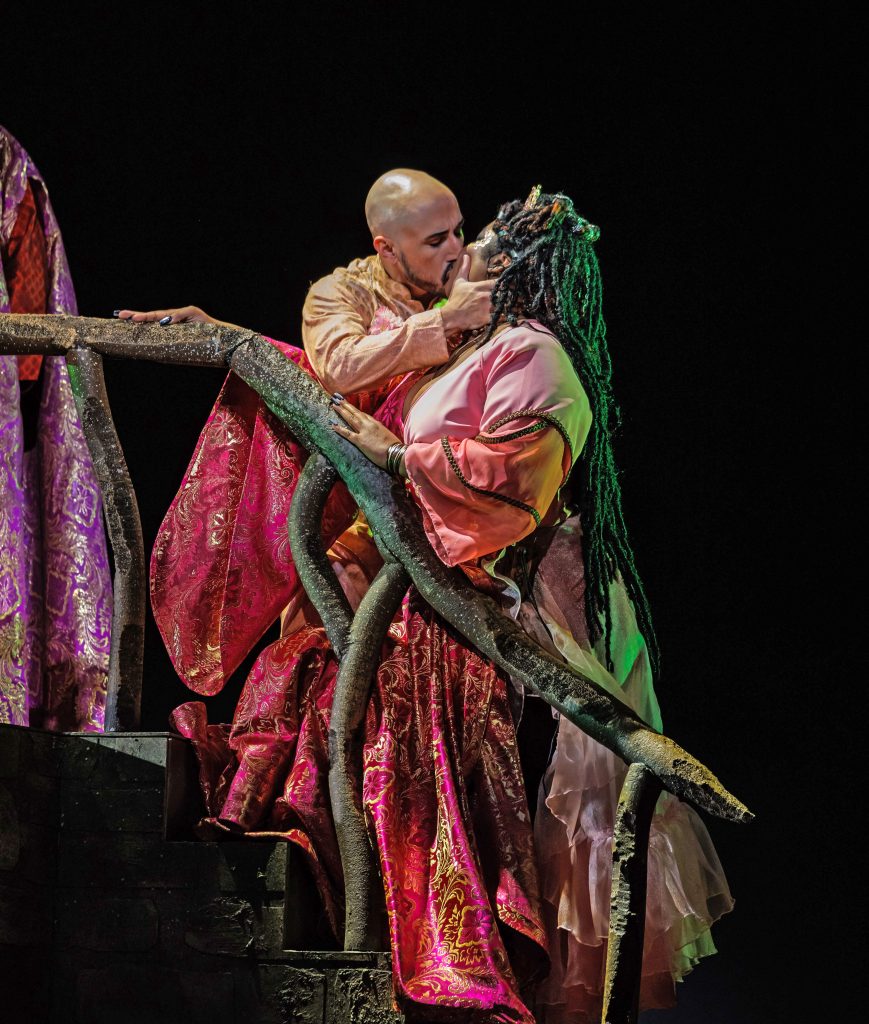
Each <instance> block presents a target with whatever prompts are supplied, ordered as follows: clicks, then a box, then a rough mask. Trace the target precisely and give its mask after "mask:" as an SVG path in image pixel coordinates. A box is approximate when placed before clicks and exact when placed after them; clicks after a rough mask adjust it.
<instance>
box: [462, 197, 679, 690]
mask: <svg viewBox="0 0 869 1024" xmlns="http://www.w3.org/2000/svg"><path fill="white" fill-rule="evenodd" d="M493 227H494V230H495V233H496V235H497V236H498V239H499V248H500V251H501V252H502V253H506V254H507V255H508V256H509V257H510V262H509V264H508V265H507V266H506V267H505V269H504V270H503V272H502V273H501V275H500V277H499V278H498V281H497V284H496V285H495V289H494V292H493V294H492V305H493V310H494V311H493V314H492V319H491V322H490V324H489V327H488V330H487V331H486V334H485V335H484V336H483V339H482V341H481V343H484V342H485V341H486V340H488V338H489V337H491V335H492V333H493V332H494V330H495V327H496V326H497V324H498V323H499V322H501V321H502V320H505V319H506V320H507V321H508V322H510V323H515V322H516V321H517V319H518V318H519V317H520V316H523V317H528V318H529V319H534V320H538V321H539V322H540V323H541V324H543V325H544V326H546V327H548V328H549V330H550V331H552V333H553V334H554V335H555V336H556V338H558V340H559V341H560V342H561V345H562V346H563V348H564V350H565V351H566V352H567V354H568V357H569V358H570V361H571V363H572V364H573V367H574V369H575V370H576V373H577V376H578V377H579V379H580V381H581V382H582V386H583V388H584V389H585V392H586V394H587V395H588V399H589V402H590V405H591V412H592V416H593V419H592V426H591V431H590V433H589V437H588V440H587V442H586V447H585V451H584V457H583V458H582V459H581V460H580V462H579V464H578V465H577V467H576V471H575V473H574V474H573V476H574V479H572V480H571V490H572V491H573V493H574V495H575V496H576V498H577V499H578V502H579V513H580V519H581V522H582V531H583V543H584V556H585V571H586V606H585V611H586V618H587V622H588V627H589V635H590V636H591V637H593V638H594V637H599V636H601V634H603V636H604V640H605V644H606V657H607V662H608V666H609V667H610V668H612V659H611V654H610V634H611V627H612V611H611V609H610V602H609V585H610V583H611V582H612V580H613V579H614V578H615V577H616V575H620V576H621V578H622V579H623V580H624V584H625V587H626V588H627V592H628V596H629V597H630V599H631V602H632V603H633V606H634V611H635V613H636V616H637V624H638V625H639V628H640V631H641V632H642V634H643V637H644V639H645V641H646V646H647V647H648V650H649V659H650V662H651V665H652V669H653V671H654V672H655V674H656V675H657V673H658V669H659V664H660V655H659V650H658V642H657V638H656V636H655V631H654V629H653V627H652V616H651V611H650V609H649V602H648V600H647V598H646V594H645V591H644V589H643V585H642V583H641V581H640V576H639V573H638V572H637V567H636V564H635V561H634V553H633V551H632V550H631V546H630V543H629V542H628V532H627V527H626V525H625V521H624V516H623V513H622V495H621V487H620V485H619V478H618V470H617V468H616V464H615V459H614V457H613V449H612V437H613V433H614V431H615V430H616V429H617V427H618V426H619V422H620V417H619V410H618V406H617V405H616V403H615V399H614V398H613V393H612V387H611V376H612V367H611V363H610V355H609V350H608V348H607V344H606V324H605V323H604V318H603V312H602V309H601V298H602V287H601V279H600V268H599V266H598V261H597V256H596V255H595V251H594V242H595V241H596V240H597V238H598V237H599V235H600V231H599V229H598V228H597V227H595V226H594V225H593V224H589V222H588V221H586V220H584V219H583V218H582V217H580V216H579V215H578V214H577V213H576V211H575V210H574V207H573V202H572V201H571V200H570V199H569V198H568V197H567V196H565V195H561V194H554V195H549V194H546V193H541V191H540V188H539V186H538V187H536V188H535V189H534V190H533V191H532V193H531V195H530V196H529V197H528V200H527V201H526V202H525V203H522V201H521V200H515V201H514V202H512V203H505V204H504V206H502V207H501V209H500V210H499V211H498V217H497V219H496V220H495V223H494V225H493ZM577 476H578V479H576V477H577Z"/></svg>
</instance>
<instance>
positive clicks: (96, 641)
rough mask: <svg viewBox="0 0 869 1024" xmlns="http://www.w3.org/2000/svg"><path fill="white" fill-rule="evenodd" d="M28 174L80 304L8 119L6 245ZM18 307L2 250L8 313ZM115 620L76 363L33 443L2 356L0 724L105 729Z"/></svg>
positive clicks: (57, 280)
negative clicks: (74, 382)
mask: <svg viewBox="0 0 869 1024" xmlns="http://www.w3.org/2000/svg"><path fill="white" fill-rule="evenodd" d="M28 182H29V184H30V188H31V189H32V190H33V193H34V195H35V197H36V200H37V209H38V212H39V218H40V221H41V226H42V229H43V231H44V234H45V244H46V253H47V259H48V269H49V277H50V293H49V299H48V308H47V309H46V312H47V313H67V314H72V315H75V314H76V312H77V310H76V302H75V294H74V292H73V287H72V280H71V278H70V275H69V267H68V265H67V261H66V255H65V253H64V249H63V242H62V240H61V237H60V229H59V228H58V225H57V220H56V219H55V216H54V212H53V210H52V208H51V204H50V202H49V200H48V192H47V190H46V187H45V183H44V182H43V180H42V177H41V175H40V174H39V171H38V170H37V169H36V167H35V166H34V164H33V161H32V160H31V159H30V157H29V156H28V155H27V153H26V152H25V151H24V149H22V147H21V146H20V145H19V144H18V142H16V140H15V139H14V138H13V137H12V136H11V135H9V133H8V132H6V131H5V130H4V129H3V128H2V127H0V256H2V254H3V253H4V252H5V250H6V245H7V243H8V240H9V238H10V236H11V232H12V230H13V227H14V225H15V222H16V217H17V214H18V209H19V206H20V204H21V202H22V199H23V197H24V195H25V193H26V191H27V187H28ZM9 311H10V304H9V290H8V288H7V283H6V279H5V277H4V274H3V267H2V261H0V313H8V312H9ZM111 619H112V589H111V576H110V571H109V561H108V555H107V551H106V538H105V531H104V529H103V519H102V509H101V496H100V490H99V485H98V484H97V480H96V476H95V474H94V469H93V464H92V462H91V457H90V453H89V452H88V449H87V445H86V443H85V439H84V435H83V433H82V428H81V423H80V421H79V417H78V412H77V411H76V407H75V404H74V402H73V397H72V391H71V390H70V385H69V377H68V375H67V369H66V363H65V361H64V359H63V358H62V357H50V358H46V359H45V362H44V365H43V388H42V398H41V402H40V408H39V418H38V436H37V442H36V445H35V446H34V447H33V448H32V449H30V450H28V451H25V449H24V437H23V423H22V416H21V402H20V388H19V381H18V364H17V360H16V357H15V356H14V355H0V723H11V724H13V725H32V726H39V727H41V728H46V729H57V730H68V731H84V732H99V731H101V730H102V728H103V719H104V713H105V694H106V680H107V677H108V667H109V642H110V634H111Z"/></svg>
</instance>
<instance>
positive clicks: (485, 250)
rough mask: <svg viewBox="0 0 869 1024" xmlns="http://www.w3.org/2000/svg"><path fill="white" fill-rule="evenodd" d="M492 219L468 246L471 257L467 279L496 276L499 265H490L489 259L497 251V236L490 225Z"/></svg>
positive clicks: (485, 278) (475, 279)
mask: <svg viewBox="0 0 869 1024" xmlns="http://www.w3.org/2000/svg"><path fill="white" fill-rule="evenodd" d="M493 224H494V221H491V222H490V223H488V224H487V225H486V226H485V227H484V228H483V230H482V231H481V232H480V233H479V235H477V239H476V241H474V242H471V244H470V245H469V246H468V249H467V251H468V255H469V256H470V257H471V266H470V269H469V270H468V280H469V281H486V280H488V279H489V278H490V277H496V276H497V275H498V274H499V273H500V271H501V268H500V267H497V268H496V267H493V266H491V265H490V264H491V261H492V258H493V257H494V256H496V255H497V253H498V236H497V235H496V234H495V231H494V229H493V227H492V225H493Z"/></svg>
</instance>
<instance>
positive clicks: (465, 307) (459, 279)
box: [441, 254, 495, 335]
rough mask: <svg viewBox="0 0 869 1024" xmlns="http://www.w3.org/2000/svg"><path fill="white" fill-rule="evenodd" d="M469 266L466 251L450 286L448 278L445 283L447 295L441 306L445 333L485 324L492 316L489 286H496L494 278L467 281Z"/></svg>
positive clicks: (490, 287) (470, 329)
mask: <svg viewBox="0 0 869 1024" xmlns="http://www.w3.org/2000/svg"><path fill="white" fill-rule="evenodd" d="M470 266H471V261H470V258H469V257H468V256H467V254H466V255H464V256H463V257H462V262H461V265H460V267H459V270H458V273H457V274H456V276H455V278H454V280H453V282H452V286H450V284H449V282H448V284H447V290H448V294H449V298H448V299H447V302H446V305H444V306H441V316H442V318H443V323H444V334H446V335H450V334H455V333H458V332H460V331H473V330H475V329H476V328H477V327H485V325H486V324H487V323H488V322H489V320H490V319H491V316H492V289H493V288H494V287H495V282H494V281H469V280H468V271H469V270H470Z"/></svg>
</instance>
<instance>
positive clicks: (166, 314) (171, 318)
mask: <svg viewBox="0 0 869 1024" xmlns="http://www.w3.org/2000/svg"><path fill="white" fill-rule="evenodd" d="M112 316H114V317H117V319H119V320H130V321H132V322H133V323H135V324H154V323H157V324H160V325H161V326H163V327H165V326H166V324H220V325H221V326H222V327H238V324H230V323H227V321H226V320H215V319H214V317H213V316H209V315H208V314H207V313H206V312H205V310H203V309H200V308H199V306H181V307H180V309H152V310H151V311H150V312H147V313H143V312H142V311H141V310H135V309H116V310H115V311H114V312H113V313H112Z"/></svg>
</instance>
